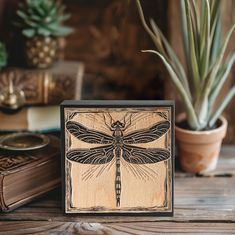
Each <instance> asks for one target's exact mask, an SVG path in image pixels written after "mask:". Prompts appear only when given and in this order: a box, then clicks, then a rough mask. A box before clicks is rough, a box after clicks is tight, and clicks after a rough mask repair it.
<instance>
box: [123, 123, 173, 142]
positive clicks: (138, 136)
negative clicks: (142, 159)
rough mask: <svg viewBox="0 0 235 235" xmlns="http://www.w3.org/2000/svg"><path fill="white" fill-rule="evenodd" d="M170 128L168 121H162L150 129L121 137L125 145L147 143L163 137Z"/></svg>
mask: <svg viewBox="0 0 235 235" xmlns="http://www.w3.org/2000/svg"><path fill="white" fill-rule="evenodd" d="M169 128H170V122H169V121H162V122H158V123H157V124H154V125H153V126H152V127H150V128H146V129H142V130H138V131H134V132H131V133H130V134H127V135H125V136H124V137H123V140H124V143H125V144H141V143H149V142H152V141H154V140H156V139H158V138H160V137H161V136H162V135H164V134H165V133H166V132H167V131H168V130H169Z"/></svg>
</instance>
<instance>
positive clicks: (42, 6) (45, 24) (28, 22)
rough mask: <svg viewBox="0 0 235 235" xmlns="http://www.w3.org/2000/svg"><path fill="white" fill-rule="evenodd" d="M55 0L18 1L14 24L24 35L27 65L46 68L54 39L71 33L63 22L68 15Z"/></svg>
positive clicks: (53, 51)
mask: <svg viewBox="0 0 235 235" xmlns="http://www.w3.org/2000/svg"><path fill="white" fill-rule="evenodd" d="M64 9H65V7H64V6H63V5H62V4H61V3H60V2H58V1H55V0H25V1H24V2H23V3H19V8H18V10H17V16H18V20H17V21H16V22H15V23H14V24H15V26H16V27H18V29H19V30H20V31H21V33H22V35H23V37H24V51H25V57H26V62H27V64H28V65H29V66H30V67H34V68H47V67H49V66H50V65H52V64H53V62H54V60H55V58H56V53H57V49H58V38H60V37H64V36H66V35H68V34H70V33H71V32H72V29H71V28H69V27H66V26H64V25H63V22H64V21H65V20H67V19H68V18H69V17H70V15H68V14H65V13H64Z"/></svg>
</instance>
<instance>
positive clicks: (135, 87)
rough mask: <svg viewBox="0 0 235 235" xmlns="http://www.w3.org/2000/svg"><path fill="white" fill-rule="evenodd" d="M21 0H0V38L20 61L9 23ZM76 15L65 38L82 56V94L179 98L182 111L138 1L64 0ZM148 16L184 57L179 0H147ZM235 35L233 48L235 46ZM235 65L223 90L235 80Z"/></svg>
mask: <svg viewBox="0 0 235 235" xmlns="http://www.w3.org/2000/svg"><path fill="white" fill-rule="evenodd" d="M18 2H19V0H0V39H1V40H3V41H5V42H6V43H7V46H8V48H9V49H10V50H11V55H10V62H11V63H12V64H15V63H19V62H20V60H21V58H19V57H18V55H20V53H17V49H16V47H17V43H19V42H18V41H17V38H15V37H14V32H12V30H11V27H12V26H11V24H10V23H9V22H10V21H11V20H12V19H13V18H14V12H15V9H16V6H17V3H18ZM63 2H64V3H65V4H66V6H67V11H68V12H70V13H71V14H72V17H71V18H70V19H69V21H68V22H67V24H68V25H70V26H72V27H74V28H75V32H74V33H73V34H71V35H70V36H69V37H68V38H67V39H66V41H63V42H62V46H63V47H65V52H64V54H63V55H62V57H64V58H65V59H68V60H78V61H83V62H84V63H85V66H86V74H85V77H84V81H83V92H82V98H83V99H175V100H176V103H177V112H181V111H182V107H181V105H180V103H179V102H178V97H177V94H176V92H175V90H174V88H173V87H172V86H171V84H170V82H169V79H168V74H167V72H166V70H165V68H164V66H163V65H162V63H160V61H159V60H158V59H157V58H156V56H154V55H150V54H143V53H141V49H151V48H154V46H153V44H152V42H151V40H150V39H149V36H148V35H147V33H146V32H145V31H144V29H143V27H142V25H141V23H140V19H139V15H138V12H137V9H136V5H135V2H134V1H130V0H129V1H127V0H102V1H101V0H64V1H63ZM142 3H143V8H144V11H145V15H146V17H147V18H150V17H152V18H153V19H154V20H155V21H156V23H157V24H158V25H159V27H160V28H161V30H162V31H163V33H164V34H165V35H166V36H167V38H168V39H169V40H170V41H171V43H172V44H173V47H174V49H175V50H176V51H177V53H178V55H179V57H180V58H181V59H182V60H183V59H184V58H183V56H182V44H181V37H180V34H181V29H180V26H179V25H180V17H179V1H177V0H147V1H142ZM234 9H235V1H234V0H226V1H222V16H223V21H224V31H226V30H227V29H228V28H229V26H231V24H232V22H234V21H235V11H234ZM234 39H235V38H234V37H233V38H232V40H231V46H230V48H232V47H233V48H234ZM234 75H235V73H234V69H233V73H232V74H231V76H230V78H229V79H228V82H227V84H226V85H225V89H224V91H223V92H227V88H228V87H230V86H231V84H232V83H233V82H234ZM225 115H226V117H227V118H228V120H229V122H230V125H229V132H228V136H227V139H226V142H227V143H235V135H234V134H235V131H234V130H235V101H233V102H232V103H231V104H230V105H229V107H228V108H227V110H226V113H225Z"/></svg>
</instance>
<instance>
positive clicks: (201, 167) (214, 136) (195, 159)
mask: <svg viewBox="0 0 235 235" xmlns="http://www.w3.org/2000/svg"><path fill="white" fill-rule="evenodd" d="M183 119H184V115H179V116H178V118H177V121H178V122H180V121H183ZM226 132H227V120H226V119H225V118H224V117H220V119H219V126H218V128H216V129H213V130H208V131H190V130H186V129H182V128H180V127H177V126H176V127H175V137H176V143H177V147H178V154H179V160H180V165H181V167H182V169H183V170H184V171H186V172H191V173H203V172H208V171H212V170H214V169H215V168H216V166H217V162H218V157H219V153H220V148H221V144H222V140H223V138H224V137H225V135H226Z"/></svg>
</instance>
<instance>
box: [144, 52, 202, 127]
mask: <svg viewBox="0 0 235 235" xmlns="http://www.w3.org/2000/svg"><path fill="white" fill-rule="evenodd" d="M143 52H150V53H154V54H156V55H158V56H159V57H160V59H161V60H162V62H163V63H164V65H165V66H166V69H167V70H168V72H169V74H170V75H171V76H170V77H171V80H172V82H173V83H174V84H175V86H176V88H177V90H178V91H179V94H180V95H181V97H182V100H183V101H184V104H185V107H186V112H187V117H188V124H189V125H190V127H191V128H192V129H195V130H198V129H199V128H200V127H199V125H198V121H197V117H196V114H195V111H194V109H193V106H192V103H191V102H190V98H189V97H188V95H187V93H186V91H185V89H184V87H183V85H182V83H181V81H180V79H179V78H178V76H177V74H176V73H175V72H174V69H173V68H172V66H171V65H170V64H169V63H168V62H167V61H166V59H165V58H164V56H163V55H161V54H160V53H159V52H157V51H154V50H144V51H143Z"/></svg>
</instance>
